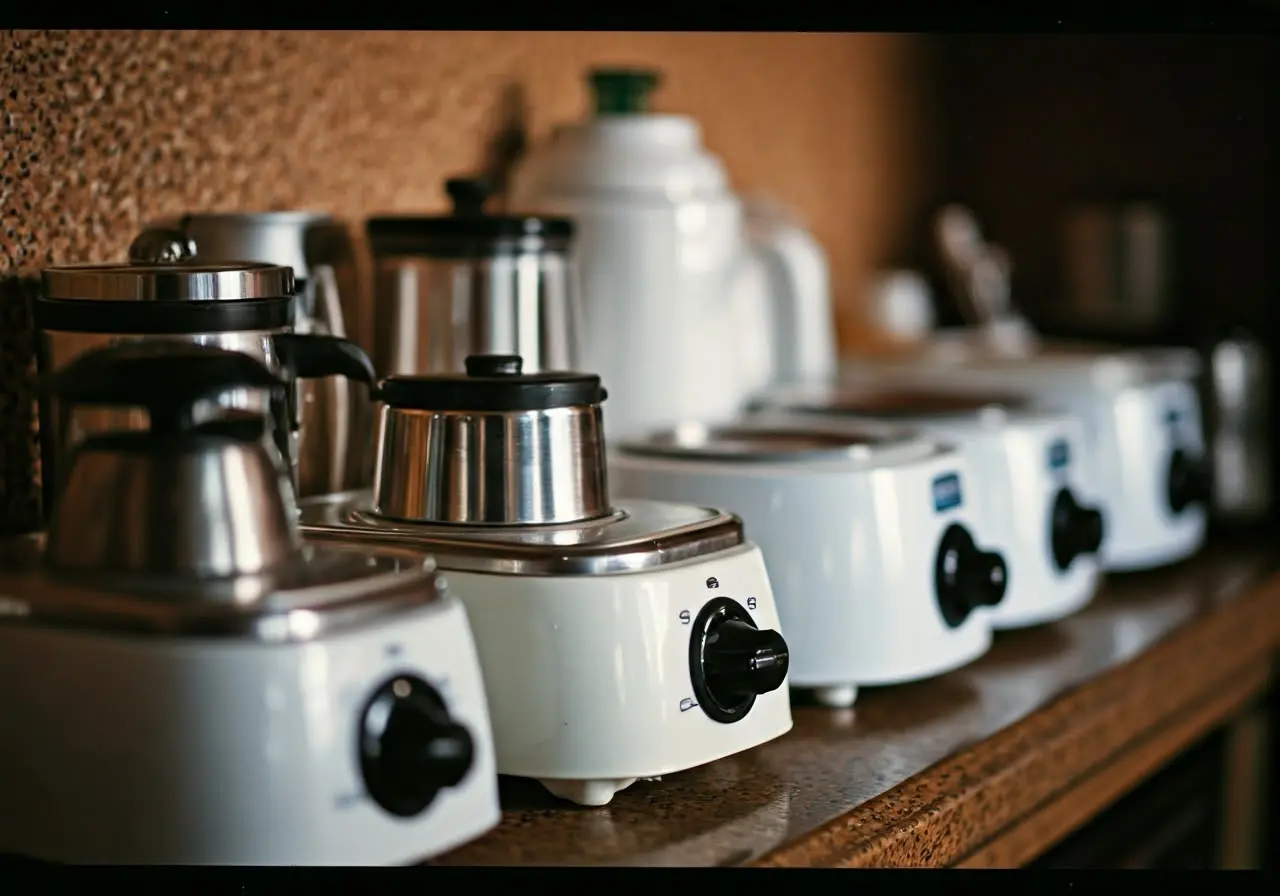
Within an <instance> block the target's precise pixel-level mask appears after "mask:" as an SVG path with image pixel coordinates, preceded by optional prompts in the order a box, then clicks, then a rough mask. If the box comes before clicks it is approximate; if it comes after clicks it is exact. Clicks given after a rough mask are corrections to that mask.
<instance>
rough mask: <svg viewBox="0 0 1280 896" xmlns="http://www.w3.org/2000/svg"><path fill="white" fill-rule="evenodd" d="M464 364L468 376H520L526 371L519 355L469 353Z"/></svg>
mask: <svg viewBox="0 0 1280 896" xmlns="http://www.w3.org/2000/svg"><path fill="white" fill-rule="evenodd" d="M463 364H465V365H466V368H467V376H520V375H521V374H522V373H523V371H524V359H523V358H521V357H520V356H519V355H468V356H467V358H466V360H465V361H463Z"/></svg>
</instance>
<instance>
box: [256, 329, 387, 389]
mask: <svg viewBox="0 0 1280 896" xmlns="http://www.w3.org/2000/svg"><path fill="white" fill-rule="evenodd" d="M272 342H273V343H274V345H275V348H276V350H277V351H278V352H279V353H280V361H281V364H282V365H283V366H284V367H285V369H287V370H288V371H289V372H290V373H291V374H292V375H293V376H295V377H297V378H298V379H304V380H309V379H316V378H318V377H324V376H340V377H343V378H345V379H349V380H355V381H356V382H360V383H364V384H365V385H366V386H368V387H370V388H372V387H373V386H374V384H375V383H376V382H377V381H378V375H377V372H376V371H375V370H374V369H373V362H372V361H370V360H369V356H368V355H367V354H365V351H364V349H362V348H361V347H360V346H358V345H356V344H355V343H354V342H352V341H351V340H349V339H343V338H342V337H341V336H327V335H324V334H321V333H281V334H278V335H277V336H275V338H274V339H273V340H272Z"/></svg>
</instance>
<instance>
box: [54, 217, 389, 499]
mask: <svg viewBox="0 0 1280 896" xmlns="http://www.w3.org/2000/svg"><path fill="white" fill-rule="evenodd" d="M149 248H150V249H151V250H152V252H151V257H150V259H149V260H147V261H145V262H144V261H141V260H137V261H134V262H131V263H129V264H124V265H111V264H107V265H69V266H65V267H54V268H48V269H46V270H45V271H44V275H43V283H42V294H41V295H40V296H39V297H38V298H37V300H36V302H35V304H34V309H33V310H34V317H35V323H36V327H37V345H36V352H37V364H38V366H39V368H40V370H41V372H42V373H45V374H49V373H55V372H57V371H58V370H61V369H62V368H64V367H65V366H66V365H67V364H69V363H70V362H71V361H73V360H74V359H75V358H77V357H79V356H80V355H81V354H82V353H84V352H85V351H86V350H89V349H92V348H98V347H103V346H106V345H112V344H115V343H119V342H136V341H161V342H173V341H177V342H189V343H196V344H201V345H212V346H217V347H220V348H224V349H227V350H230V351H239V352H242V353H245V354H248V355H250V356H251V357H253V358H255V359H256V360H258V361H259V362H260V363H261V364H263V365H264V366H265V367H266V368H267V369H268V371H270V372H271V373H273V374H274V375H276V376H279V377H280V378H282V379H283V380H284V381H285V383H286V387H287V388H286V397H285V398H284V399H283V400H271V399H268V398H266V397H265V396H264V394H263V393H262V392H260V391H259V392H246V391H244V390H239V391H231V392H226V393H222V394H220V395H219V396H218V397H217V398H216V399H215V400H214V401H212V402H207V403H206V405H207V406H206V407H205V408H204V410H203V411H202V413H204V414H207V415H210V416H216V415H217V414H219V413H221V411H220V410H219V409H222V410H233V409H240V410H242V411H269V412H270V413H271V416H272V419H273V435H274V440H275V444H276V447H277V448H278V449H279V451H280V453H281V456H282V458H284V460H285V462H286V464H287V468H288V469H289V471H290V474H291V476H290V478H291V480H292V481H293V483H294V487H295V488H296V487H297V482H298V458H299V457H300V455H301V445H302V444H303V443H304V441H305V439H306V433H305V431H304V430H303V428H302V425H301V421H300V419H299V413H298V406H299V398H298V391H297V381H298V380H299V379H311V378H318V377H326V376H343V377H346V378H348V379H356V380H360V381H362V382H364V383H367V384H370V385H372V384H373V382H374V380H375V378H376V377H375V374H374V371H373V365H372V363H371V362H370V361H369V358H368V356H367V355H365V353H364V352H363V351H362V350H361V349H360V348H359V347H358V346H356V345H355V344H354V343H351V342H348V341H347V340H345V339H341V338H338V337H334V336H323V335H318V334H313V333H312V334H299V333H295V332H293V325H292V321H293V319H294V280H293V273H292V271H291V270H290V269H289V268H287V267H281V266H277V265H270V264H257V263H247V262H245V263H197V262H195V261H193V260H192V259H191V258H190V253H191V247H190V244H189V242H188V241H187V240H186V239H185V237H184V236H183V235H182V234H172V235H171V238H169V239H168V240H165V241H159V240H154V239H153V240H152V241H151V243H150V246H149ZM137 257H138V254H137V253H135V258H137ZM264 401H268V402H269V403H270V405H271V406H270V407H264V406H263V402H264ZM145 426H146V417H145V414H141V413H139V411H137V410H128V409H124V408H116V407H112V408H84V409H73V410H72V411H71V413H69V414H63V413H62V412H61V411H60V410H59V407H58V401H57V399H56V397H53V398H50V399H49V400H46V401H43V402H41V408H40V440H41V459H42V464H43V480H44V503H45V507H46V508H51V507H52V506H53V504H54V502H55V500H56V497H57V493H58V490H59V489H60V487H61V485H60V482H61V478H62V476H63V475H64V470H63V467H64V466H65V458H64V455H65V453H66V451H67V449H68V448H69V447H70V445H72V444H73V443H74V442H76V441H78V440H79V439H80V438H83V437H84V436H85V435H87V434H90V433H92V432H95V431H100V430H114V429H122V428H130V427H132V428H144V427H145Z"/></svg>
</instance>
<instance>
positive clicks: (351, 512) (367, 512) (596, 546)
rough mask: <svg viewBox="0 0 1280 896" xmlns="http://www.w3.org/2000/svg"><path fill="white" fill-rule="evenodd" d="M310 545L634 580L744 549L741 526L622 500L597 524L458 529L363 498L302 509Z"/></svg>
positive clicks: (725, 517)
mask: <svg viewBox="0 0 1280 896" xmlns="http://www.w3.org/2000/svg"><path fill="white" fill-rule="evenodd" d="M298 507H299V510H300V512H301V517H300V519H301V523H302V531H303V533H304V534H305V535H306V536H307V537H309V538H320V539H324V540H326V541H334V542H339V543H346V544H355V545H360V544H365V545H368V544H377V545H380V546H381V547H382V548H387V547H390V546H400V547H403V548H405V549H411V550H414V551H417V552H422V553H425V554H429V555H430V556H431V557H433V558H434V559H435V562H436V564H437V565H438V566H439V567H440V569H442V570H446V571H448V570H459V571H467V572H484V573H493V574H498V575H522V576H551V575H601V574H607V573H622V572H636V571H639V570H645V569H655V568H658V567H661V566H666V565H669V564H672V563H679V562H682V561H684V560H689V559H691V558H693V557H700V556H705V555H707V554H712V553H715V552H717V551H723V550H727V549H728V548H732V547H736V546H737V545H740V544H742V543H743V530H742V520H740V519H739V518H738V517H736V516H734V515H733V514H730V513H725V512H723V511H720V510H715V509H712V508H707V507H696V506H692V505H685V504H668V503H665V502H661V501H642V500H628V501H627V502H626V503H625V504H624V505H622V506H621V507H618V508H615V509H614V510H613V511H612V512H610V513H609V514H608V515H607V516H605V517H602V518H600V519H594V520H585V521H581V522H577V523H571V524H566V525H548V526H519V527H515V526H489V527H468V528H463V527H458V526H448V525H430V524H420V523H410V522H402V521H398V520H388V519H385V518H382V517H379V516H378V515H377V514H375V513H373V512H372V496H371V495H370V493H369V492H348V493H345V494H340V495H324V496H321V497H317V498H311V499H307V500H304V501H301V502H300V503H299V505H298Z"/></svg>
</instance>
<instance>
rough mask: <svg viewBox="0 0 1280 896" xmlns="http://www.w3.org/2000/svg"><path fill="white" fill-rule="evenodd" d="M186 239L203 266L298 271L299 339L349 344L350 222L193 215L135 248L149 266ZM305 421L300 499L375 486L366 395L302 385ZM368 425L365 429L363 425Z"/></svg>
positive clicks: (326, 381)
mask: <svg viewBox="0 0 1280 896" xmlns="http://www.w3.org/2000/svg"><path fill="white" fill-rule="evenodd" d="M175 231H176V232H177V233H180V234H181V235H182V236H183V237H184V238H185V240H186V241H187V242H188V244H189V247H190V250H191V252H192V253H193V260H195V261H199V262H236V261H240V262H243V261H257V262H264V263H267V264H277V265H287V266H288V267H290V268H292V269H293V275H294V285H295V293H296V296H297V301H296V304H295V308H294V312H295V317H294V321H293V327H294V332H296V333H316V334H320V335H328V336H337V337H340V338H345V337H346V336H347V329H346V324H345V322H344V315H343V301H342V297H341V296H340V295H339V289H338V281H339V277H338V271H339V270H342V271H344V272H345V271H347V270H351V271H354V258H355V249H354V246H353V245H352V242H351V237H350V235H349V234H348V232H347V229H346V227H345V226H344V225H343V224H342V222H340V221H338V220H336V219H335V218H333V217H331V216H330V215H327V214H323V213H319V212H305V211H283V212H230V213H201V214H186V215H182V216H181V217H177V218H170V219H163V220H160V221H155V222H152V223H151V224H149V225H147V226H146V228H145V229H144V230H143V231H142V233H140V234H139V235H138V237H137V239H136V240H135V241H134V247H133V251H134V252H135V253H138V254H139V255H140V260H143V261H145V260H147V259H148V258H149V257H150V256H151V255H152V253H153V252H154V249H153V248H152V247H153V246H154V245H159V246H161V247H163V246H164V245H166V244H167V243H168V241H170V240H171V239H172V234H173V233H174V232H175ZM298 389H299V402H298V413H299V421H300V425H301V428H302V431H303V432H305V433H306V438H305V439H304V440H303V441H302V443H301V444H300V445H299V451H300V453H299V456H298V492H299V494H300V495H304V496H305V495H316V494H329V493H331V492H337V491H341V490H342V489H344V488H355V487H359V486H361V485H365V484H367V483H368V472H369V469H370V467H371V457H370V451H371V449H372V445H371V444H369V441H370V440H367V439H354V440H353V433H355V432H357V431H364V429H365V428H366V427H367V426H368V425H369V423H370V422H371V421H370V418H369V414H370V407H369V403H368V395H367V393H365V392H364V390H355V391H353V390H351V389H350V388H349V385H348V383H347V381H346V380H345V379H344V378H342V377H324V378H320V379H312V380H304V381H303V382H301V383H299V385H298ZM361 424H362V425H361Z"/></svg>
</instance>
